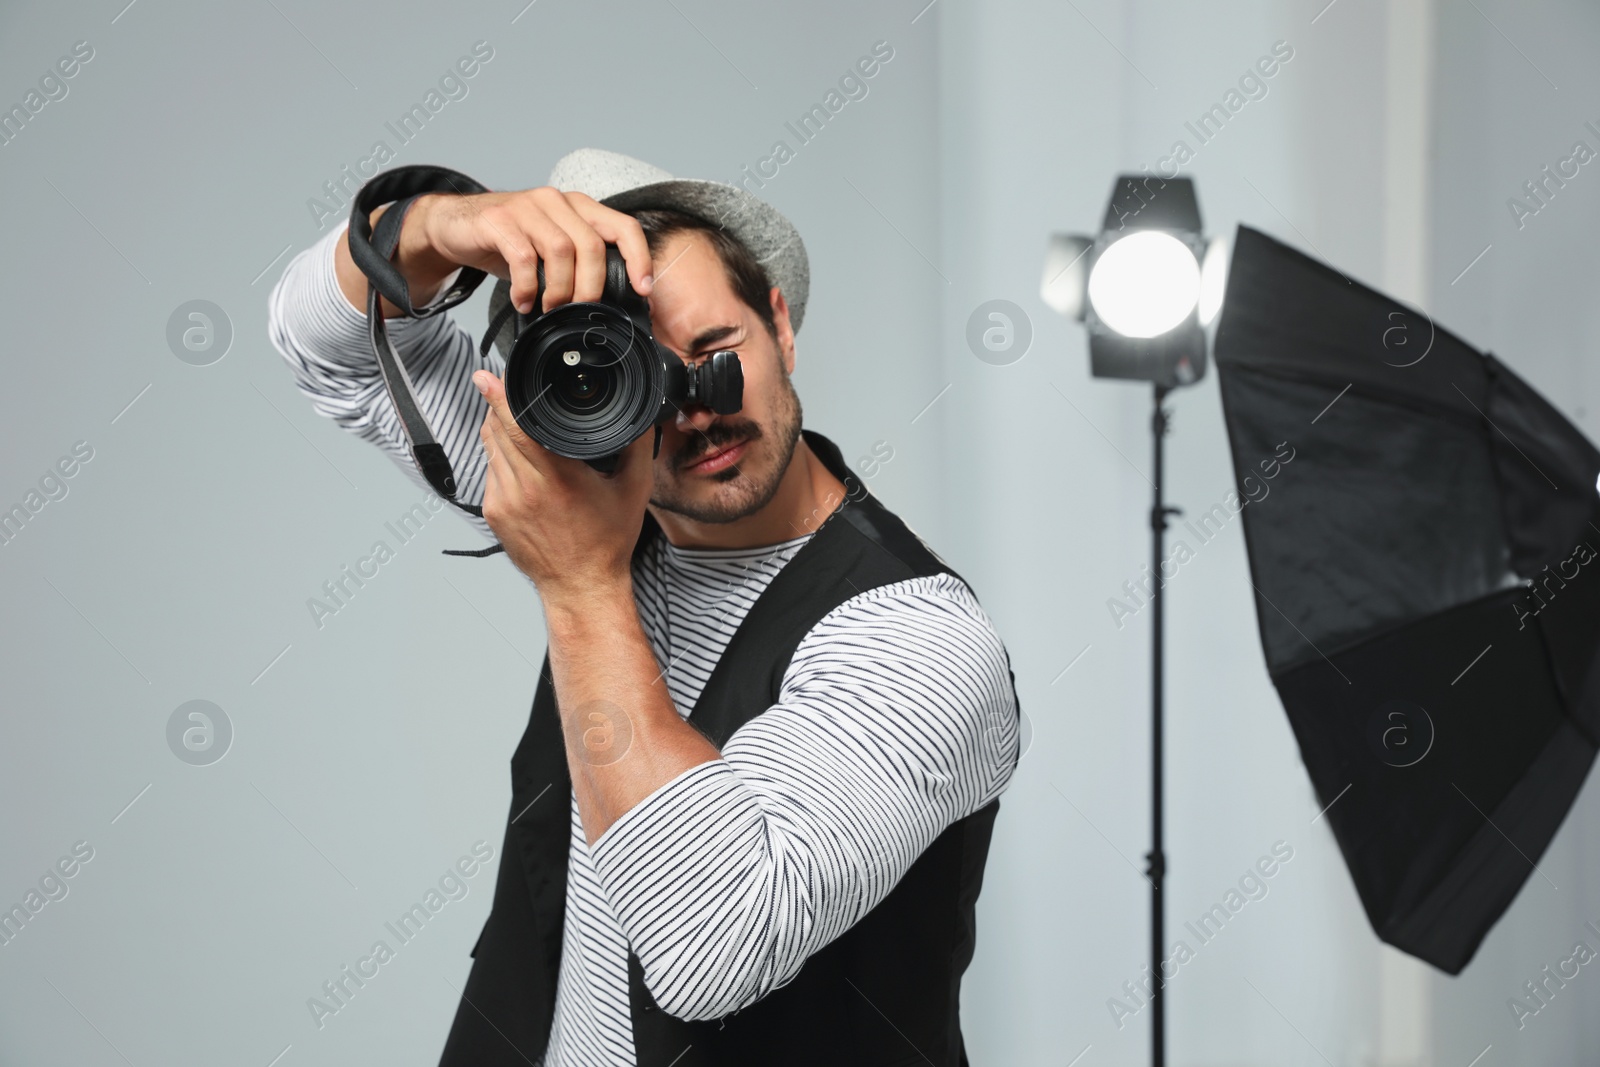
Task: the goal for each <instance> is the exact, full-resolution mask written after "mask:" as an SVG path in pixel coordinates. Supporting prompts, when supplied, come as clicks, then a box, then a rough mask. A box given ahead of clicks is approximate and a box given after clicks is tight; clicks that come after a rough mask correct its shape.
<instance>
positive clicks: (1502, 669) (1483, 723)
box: [1215, 226, 1600, 974]
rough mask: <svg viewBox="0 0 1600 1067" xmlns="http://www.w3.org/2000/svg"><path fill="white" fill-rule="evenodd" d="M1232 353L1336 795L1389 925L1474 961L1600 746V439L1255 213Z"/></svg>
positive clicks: (1293, 693)
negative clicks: (1278, 233)
mask: <svg viewBox="0 0 1600 1067" xmlns="http://www.w3.org/2000/svg"><path fill="white" fill-rule="evenodd" d="M1215 355H1216V363H1217V368H1218V373H1219V377H1220V386H1221V391H1222V401H1223V408H1224V414H1225V417H1226V420H1227V425H1228V437H1229V442H1230V446H1231V449H1232V453H1233V463H1234V472H1235V477H1236V480H1237V481H1238V482H1239V484H1240V492H1241V494H1242V495H1248V496H1249V497H1250V498H1251V502H1250V503H1249V504H1248V506H1245V507H1243V511H1242V514H1243V517H1244V532H1245V543H1246V547H1247V551H1248V554H1249V560H1250V574H1251V579H1252V582H1253V584H1254V586H1255V594H1256V596H1255V601H1256V615H1257V621H1258V624H1259V627H1260V635H1261V646H1262V649H1263V651H1264V652H1265V654H1266V661H1267V670H1268V672H1269V674H1270V675H1271V677H1272V681H1273V684H1274V685H1275V686H1276V687H1277V690H1278V694H1279V696H1280V697H1281V698H1282V700H1283V707H1284V711H1285V712H1286V713H1287V714H1288V716H1289V722H1290V724H1291V725H1292V727H1293V729H1294V733H1295V737H1296V739H1297V740H1298V742H1299V745H1300V753H1301V757H1302V759H1303V760H1304V762H1305V766H1306V769H1307V771H1308V772H1309V773H1310V776H1311V782H1312V784H1313V786H1314V787H1315V789H1316V792H1317V794H1318V796H1319V797H1320V798H1321V802H1322V804H1323V805H1324V806H1326V812H1325V815H1323V816H1322V817H1325V818H1326V819H1327V821H1328V823H1329V824H1330V826H1331V829H1332V831H1333V835H1334V837H1335V839H1336V840H1337V841H1338V844H1339V848H1340V849H1341V851H1342V852H1343V854H1344V859H1345V863H1346V865H1347V866H1348V867H1349V870H1350V875H1351V877H1352V878H1353V879H1354V881H1355V885H1356V889H1357V891H1358V892H1359V894H1360V897H1361V902H1362V904H1363V906H1364V907H1365V909H1366V912H1367V917H1368V918H1369V919H1370V920H1371V922H1372V927H1373V929H1374V930H1375V931H1376V932H1377V934H1378V936H1379V937H1380V938H1382V939H1383V940H1384V941H1387V942H1388V943H1390V944H1391V945H1394V946H1395V947H1396V948H1399V949H1402V950H1403V951H1405V952H1408V953H1410V954H1412V955H1414V956H1417V957H1419V958H1421V959H1423V960H1426V961H1427V962H1429V963H1431V964H1433V965H1434V966H1436V967H1438V968H1440V969H1441V970H1444V971H1447V972H1449V973H1451V974H1457V973H1459V972H1460V970H1461V969H1462V968H1463V967H1464V966H1466V964H1467V962H1468V961H1469V960H1471V959H1472V956H1473V953H1474V952H1476V951H1477V948H1478V945H1479V944H1480V943H1481V942H1482V941H1483V938H1484V937H1485V935H1486V934H1487V933H1488V931H1489V929H1490V927H1492V926H1493V925H1494V923H1495V922H1496V920H1498V919H1499V917H1500V916H1501V915H1502V914H1503V913H1504V912H1505V910H1506V908H1507V907H1508V906H1510V904H1511V901H1512V899H1513V898H1514V897H1515V896H1516V894H1517V892H1518V891H1519V890H1520V889H1521V887H1522V885H1523V883H1524V882H1526V881H1527V880H1528V879H1529V877H1531V876H1533V875H1534V873H1535V871H1536V870H1537V867H1536V864H1537V863H1538V861H1539V858H1540V856H1541V855H1542V854H1543V853H1544V850H1545V848H1546V846H1547V845H1548V844H1549V843H1550V839H1551V837H1552V836H1553V835H1554V834H1555V832H1556V829H1557V827H1558V826H1560V824H1561V820H1562V819H1563V818H1564V817H1565V816H1566V813H1567V811H1568V809H1569V808H1570V807H1571V805H1572V802H1573V798H1574V797H1575V796H1576V795H1577V792H1578V789H1579V788H1580V787H1581V785H1582V784H1583V780H1584V777H1585V775H1586V774H1587V773H1588V770H1589V766H1590V764H1591V763H1592V762H1593V761H1594V757H1595V752H1596V747H1597V745H1596V737H1597V736H1600V672H1597V670H1596V659H1597V652H1600V555H1597V550H1600V508H1597V504H1600V496H1597V492H1596V478H1597V475H1600V452H1597V451H1596V450H1595V448H1594V446H1593V445H1591V444H1590V443H1589V441H1588V440H1587V439H1586V438H1585V437H1584V436H1583V434H1582V433H1581V432H1579V431H1578V430H1577V429H1576V428H1575V427H1573V426H1572V424H1571V423H1569V422H1568V421H1567V420H1566V419H1565V418H1563V417H1562V416H1561V414H1560V413H1558V412H1557V411H1556V410H1555V409H1554V408H1553V407H1551V406H1550V404H1548V403H1547V402H1546V401H1545V400H1544V399H1543V398H1542V397H1540V396H1539V395H1538V394H1537V393H1536V392H1534V390H1533V389H1532V388H1531V387H1529V386H1528V385H1527V383H1525V382H1524V381H1523V380H1522V379H1521V378H1519V377H1517V376H1516V375H1515V374H1513V373H1512V372H1511V371H1510V370H1509V369H1508V368H1507V367H1506V366H1505V365H1504V364H1503V363H1501V362H1500V361H1499V360H1497V359H1495V358H1494V356H1492V355H1488V354H1486V353H1482V352H1478V351H1475V350H1474V349H1472V348H1471V347H1469V346H1468V345H1467V344H1465V343H1464V342H1462V341H1461V340H1460V339H1458V338H1456V337H1454V336H1452V335H1450V334H1449V333H1447V332H1445V331H1444V330H1442V329H1438V328H1437V327H1436V326H1435V325H1434V324H1433V323H1432V322H1431V320H1430V319H1429V318H1428V317H1427V316H1426V315H1424V314H1423V313H1421V312H1419V311H1416V310H1414V309H1412V308H1409V307H1406V306H1403V305H1401V304H1399V303H1397V302H1395V301H1393V300H1391V299H1389V298H1388V297H1386V296H1384V295H1383V294H1382V293H1379V292H1376V291H1374V290H1372V289H1369V288H1366V287H1365V286H1362V285H1359V284H1357V283H1355V282H1353V281H1351V280H1350V279H1348V278H1346V277H1345V276H1344V275H1342V274H1340V273H1339V272H1337V271H1335V270H1333V269H1331V268H1330V267H1328V266H1325V265H1324V264H1322V263H1320V262H1318V261H1316V260H1314V259H1312V258H1310V257H1308V256H1305V255H1302V254H1301V253H1299V252H1297V251H1295V250H1293V249H1291V248H1289V247H1287V246H1286V245H1283V244H1281V243H1279V242H1277V241H1275V240H1273V239H1272V238H1270V237H1267V236H1266V235H1265V234H1262V233H1259V232H1257V231H1255V230H1251V229H1249V228H1247V227H1243V226H1241V227H1240V228H1239V232H1238V236H1237V239H1236V241H1235V245H1234V254H1233V263H1232V267H1231V272H1230V275H1229V280H1228V291H1227V297H1226V299H1225V301H1224V304H1223V317H1222V320H1221V322H1220V323H1219V324H1218V328H1217V335H1216V345H1215ZM1284 457H1292V458H1290V459H1289V460H1288V462H1282V460H1283V458H1284ZM1274 464H1276V465H1274ZM1269 476H1270V477H1271V478H1272V481H1271V483H1270V492H1268V491H1266V490H1264V489H1258V490H1256V491H1255V492H1252V486H1253V485H1264V484H1265V483H1264V482H1263V479H1264V478H1266V477H1269ZM1540 877H1541V878H1543V877H1544V875H1543V872H1540ZM1552 884H1553V883H1552Z"/></svg>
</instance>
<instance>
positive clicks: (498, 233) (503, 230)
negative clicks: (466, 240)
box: [478, 203, 539, 314]
mask: <svg viewBox="0 0 1600 1067" xmlns="http://www.w3.org/2000/svg"><path fill="white" fill-rule="evenodd" d="M478 221H479V222H480V223H481V224H482V225H483V226H484V227H485V229H486V230H487V233H485V234H484V238H485V239H486V240H487V241H488V242H489V243H491V244H492V245H493V246H494V247H495V248H496V249H497V250H498V251H499V253H500V258H502V259H504V260H505V261H506V269H507V271H508V272H509V277H510V280H511V303H512V304H514V305H515V306H516V308H517V310H518V311H521V312H523V313H524V314H526V313H527V311H528V309H530V308H531V307H532V306H533V298H534V296H535V295H536V294H537V293H538V291H539V275H538V268H539V251H538V249H536V248H535V247H534V245H533V240H532V238H531V237H530V236H529V235H528V233H527V232H526V230H525V227H524V226H523V225H522V222H521V219H519V218H518V216H517V213H516V212H515V211H514V210H512V209H511V208H509V207H507V206H506V204H504V203H500V204H491V205H489V206H488V207H485V208H484V209H483V210H482V211H481V212H480V213H479V215H478Z"/></svg>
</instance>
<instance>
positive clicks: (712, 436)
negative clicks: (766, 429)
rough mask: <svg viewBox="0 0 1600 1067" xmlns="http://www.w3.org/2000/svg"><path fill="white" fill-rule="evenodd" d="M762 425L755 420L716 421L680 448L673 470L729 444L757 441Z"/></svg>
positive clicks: (680, 468) (673, 463)
mask: <svg viewBox="0 0 1600 1067" xmlns="http://www.w3.org/2000/svg"><path fill="white" fill-rule="evenodd" d="M761 435H762V434H761V427H760V426H758V425H756V424H755V423H753V422H747V423H740V424H738V425H729V424H728V423H725V422H721V421H718V422H714V423H712V424H711V425H710V426H707V427H706V428H705V430H704V431H702V432H699V433H696V434H694V435H693V436H692V437H690V438H689V443H688V444H686V445H684V446H683V448H681V449H679V450H678V454H677V456H675V457H674V458H673V460H672V469H673V470H682V469H683V468H685V467H687V466H688V465H689V464H691V463H695V462H698V461H699V460H701V459H704V458H705V457H706V456H707V455H709V454H710V453H712V452H715V451H718V450H720V449H722V448H725V447H726V446H728V445H733V444H738V443H739V442H741V441H755V440H758V439H760V437H761Z"/></svg>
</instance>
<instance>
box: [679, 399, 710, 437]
mask: <svg viewBox="0 0 1600 1067" xmlns="http://www.w3.org/2000/svg"><path fill="white" fill-rule="evenodd" d="M676 421H677V427H678V429H679V430H682V431H684V432H685V433H687V432H689V431H691V430H693V431H698V432H700V433H704V432H705V431H706V429H707V428H708V427H710V425H711V424H712V423H713V422H716V421H717V413H716V412H715V411H712V410H711V409H710V408H708V407H706V406H705V405H704V404H685V405H683V406H682V407H681V408H679V409H678V417H677V420H676Z"/></svg>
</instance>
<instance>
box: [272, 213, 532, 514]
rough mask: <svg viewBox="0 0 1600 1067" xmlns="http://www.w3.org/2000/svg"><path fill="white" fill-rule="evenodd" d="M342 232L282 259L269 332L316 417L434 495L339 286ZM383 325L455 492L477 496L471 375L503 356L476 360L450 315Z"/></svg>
mask: <svg viewBox="0 0 1600 1067" xmlns="http://www.w3.org/2000/svg"><path fill="white" fill-rule="evenodd" d="M344 229H345V227H340V228H338V229H337V230H335V231H333V232H332V233H330V234H328V235H327V236H326V237H323V238H322V239H321V240H319V241H317V243H316V244H314V245H312V246H311V247H309V248H307V249H305V250H304V251H302V252H300V253H299V254H298V255H296V256H295V257H294V258H293V259H292V260H290V261H289V265H288V266H287V267H285V268H284V272H283V276H282V277H281V278H279V279H278V283H277V285H276V286H274V287H273V290H272V295H271V296H270V297H269V298H268V304H267V323H268V331H269V334H270V336H271V338H272V343H273V346H274V347H275V348H277V350H278V352H279V353H280V354H281V355H282V356H283V358H284V360H285V361H286V362H287V363H288V364H289V367H290V369H291V370H292V371H293V373H294V381H295V385H296V386H298V387H299V389H300V392H301V393H303V394H304V395H305V396H306V397H307V398H308V399H309V400H310V401H311V403H312V406H313V407H314V408H315V409H316V410H317V412H318V413H319V414H322V415H325V416H327V417H328V418H330V419H332V420H333V421H334V422H336V423H338V424H339V425H340V426H341V427H343V428H344V429H346V430H349V431H350V432H351V433H353V434H355V435H356V436H357V437H360V438H361V439H362V440H363V441H370V442H372V443H373V444H375V445H377V446H378V447H380V448H382V449H383V450H384V451H385V452H387V453H388V454H389V455H390V457H392V458H393V459H394V461H395V462H396V463H398V464H399V465H400V467H401V468H402V469H403V470H404V471H405V472H406V473H407V475H409V476H410V478H411V479H412V480H413V481H414V482H416V483H417V484H418V485H419V486H422V487H423V488H424V489H428V490H429V491H430V492H431V491H432V488H431V487H430V486H429V485H428V483H427V480H426V479H425V478H423V476H422V472H421V471H419V470H418V469H417V466H416V463H415V461H414V460H413V459H412V458H411V450H410V446H409V444H408V442H407V441H406V435H405V429H404V427H402V426H401V425H400V419H399V416H398V415H397V414H396V413H395V409H394V404H393V403H392V402H391V401H390V399H389V394H388V392H387V391H386V390H385V389H384V384H383V375H382V373H381V372H380V371H379V369H378V361H377V359H376V357H374V356H373V354H372V347H371V342H370V341H369V340H368V337H367V320H366V314H365V313H364V312H362V311H358V310H357V309H355V308H353V307H351V306H350V302H349V301H348V300H346V299H345V297H344V294H343V293H342V292H341V291H340V290H339V282H338V278H337V277H336V275H335V274H334V268H333V255H334V249H335V247H336V245H337V243H338V240H339V237H340V235H341V234H342V233H343V232H344ZM387 327H388V331H389V338H390V340H391V341H392V342H393V343H394V347H395V351H396V352H398V353H399V354H400V361H401V363H403V364H404V365H405V368H406V372H407V373H408V374H409V375H410V376H411V381H412V384H413V385H414V386H415V389H416V394H417V401H418V403H419V404H420V405H421V407H422V411H423V413H424V414H425V415H426V416H427V418H428V425H429V426H431V427H432V428H433V432H434V436H435V437H437V438H438V440H439V443H440V444H442V445H443V446H444V449H445V452H446V454H447V455H448V456H449V457H450V464H451V467H452V468H453V469H454V471H455V476H456V485H457V487H458V491H457V493H456V497H457V499H458V500H460V501H462V502H464V503H470V504H478V503H481V502H482V500H483V484H484V478H485V476H486V473H487V470H488V461H487V457H486V456H485V454H484V451H483V444H482V442H481V441H480V440H479V438H478V428H479V426H481V425H482V424H483V418H484V415H485V414H486V413H487V411H488V404H487V403H486V402H485V401H484V399H483V397H482V396H480V395H479V393H478V390H477V389H476V388H474V387H473V384H472V372H473V371H475V370H477V369H479V368H480V367H482V368H486V369H488V370H490V371H492V372H493V373H495V374H496V375H502V374H503V373H504V369H505V364H504V361H503V360H502V359H501V358H500V355H499V353H498V352H495V351H493V350H492V349H491V350H490V353H489V355H488V357H487V358H483V357H480V356H479V355H478V352H477V348H476V347H475V346H474V344H473V342H472V336H471V335H470V334H469V333H467V331H465V330H463V329H462V328H461V327H460V326H458V325H456V323H455V321H454V320H453V319H452V318H451V316H450V315H449V314H448V313H447V314H444V315H435V316H433V317H431V318H426V319H412V318H393V319H390V320H388V322H387ZM462 517H463V518H466V519H467V520H468V521H470V522H471V523H472V524H473V525H474V526H476V527H477V528H478V530H479V531H480V532H481V533H483V534H484V535H485V536H486V537H489V538H490V539H491V540H492V539H493V537H494V534H493V533H492V532H491V531H490V529H489V525H488V523H486V522H484V521H483V520H482V519H481V518H477V517H475V516H470V515H467V514H466V513H464V512H463V513H462Z"/></svg>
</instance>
